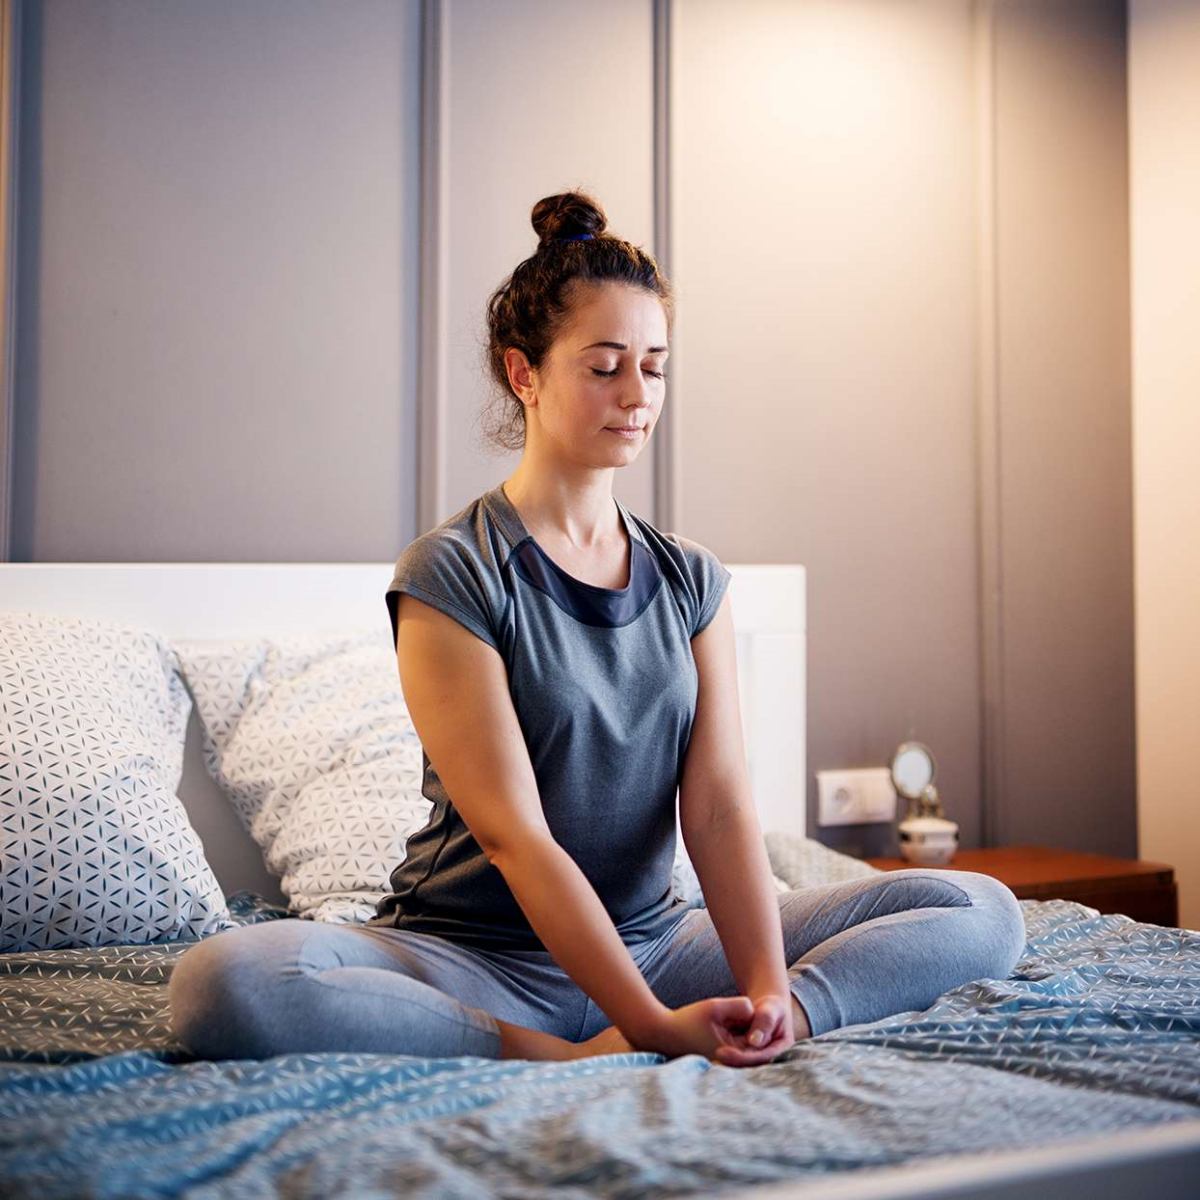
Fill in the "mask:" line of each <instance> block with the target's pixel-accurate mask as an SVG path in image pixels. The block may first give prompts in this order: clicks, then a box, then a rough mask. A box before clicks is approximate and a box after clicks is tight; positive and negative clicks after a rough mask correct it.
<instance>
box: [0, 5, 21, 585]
mask: <svg viewBox="0 0 1200 1200" xmlns="http://www.w3.org/2000/svg"><path fill="white" fill-rule="evenodd" d="M20 32H21V3H20V0H0V271H2V274H0V562H8V561H9V559H10V556H11V554H12V517H13V512H12V496H13V470H14V467H15V465H16V464H15V459H14V457H13V454H14V451H13V436H14V433H15V428H16V407H17V396H16V370H15V359H16V349H17V338H16V332H17V303H16V301H17V194H18V193H17V131H18V129H19V127H20V122H19V119H18V118H19V116H20V111H21V105H20V102H19V96H20V63H21V56H20V54H19V52H18V47H19V46H20V44H21V43H20Z"/></svg>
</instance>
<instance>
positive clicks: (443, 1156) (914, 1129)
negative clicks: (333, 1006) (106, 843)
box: [0, 893, 1200, 1200]
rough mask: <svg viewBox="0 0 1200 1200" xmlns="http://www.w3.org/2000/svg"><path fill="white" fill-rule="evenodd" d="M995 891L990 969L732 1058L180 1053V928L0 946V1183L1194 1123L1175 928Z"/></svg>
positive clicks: (1193, 1070) (602, 1170) (640, 1174)
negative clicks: (240, 1057)
mask: <svg viewBox="0 0 1200 1200" xmlns="http://www.w3.org/2000/svg"><path fill="white" fill-rule="evenodd" d="M1020 903H1021V908H1022V911H1023V912H1024V915H1025V921H1026V929H1027V944H1026V953H1025V955H1024V957H1023V958H1022V960H1021V961H1020V962H1019V963H1018V964H1017V966H1016V968H1015V970H1014V971H1013V973H1012V975H1011V976H1010V978H1009V979H1007V980H1004V981H996V980H976V981H974V982H971V983H968V984H965V985H963V986H962V987H959V988H955V989H954V990H953V991H950V992H947V993H946V994H945V995H943V996H942V997H940V998H939V999H938V1000H937V1002H936V1003H935V1004H934V1005H933V1006H932V1007H931V1008H929V1009H928V1010H926V1011H925V1012H908V1013H899V1014H896V1015H894V1016H891V1017H888V1018H885V1019H883V1020H879V1021H874V1022H871V1023H869V1024H862V1025H854V1026H848V1027H844V1028H842V1029H836V1030H831V1031H829V1032H828V1033H825V1034H822V1035H821V1036H820V1037H817V1038H813V1039H811V1040H808V1041H804V1042H800V1043H798V1044H797V1045H796V1046H794V1047H793V1048H792V1049H791V1050H790V1051H788V1052H787V1053H786V1054H784V1055H782V1056H780V1057H779V1058H777V1059H776V1060H775V1061H773V1062H772V1063H770V1064H768V1065H766V1066H762V1067H754V1068H741V1069H738V1068H731V1067H723V1066H719V1065H716V1064H713V1063H710V1062H708V1061H707V1060H706V1059H704V1058H702V1057H700V1056H696V1055H692V1056H688V1057H685V1058H678V1059H674V1060H671V1061H667V1060H665V1059H663V1058H662V1056H660V1055H655V1054H627V1055H611V1056H607V1057H604V1058H593V1059H587V1060H583V1061H581V1062H574V1063H534V1062H524V1061H511V1060H509V1061H496V1060H491V1059H482V1058H466V1057H464V1058H449V1059H422V1058H416V1057H409V1056H402V1055H379V1054H374V1055H373V1054H331V1053H323V1054H289V1055H281V1056H278V1057H275V1058H271V1059H266V1060H263V1061H225V1062H203V1061H196V1060H194V1059H192V1058H191V1056H189V1055H188V1053H187V1052H186V1050H184V1049H183V1047H181V1046H179V1045H178V1044H177V1043H175V1042H173V1041H172V1039H171V1036H170V1033H169V1030H168V1028H167V1020H166V1017H167V988H166V983H167V980H168V978H169V976H170V971H171V967H172V964H173V963H174V962H175V961H176V960H177V959H178V957H179V955H180V954H182V952H183V950H184V949H186V946H187V943H165V944H161V945H151V946H121V947H107V948H101V949H93V950H50V951H38V952H34V953H17V954H7V955H2V956H0V1194H3V1195H5V1196H14V1197H17V1196H35V1195H36V1196H38V1197H53V1196H67V1195H71V1196H77V1195H80V1194H86V1195H91V1196H123V1197H124V1196H173V1195H179V1194H183V1193H185V1192H186V1193H187V1194H188V1195H190V1196H195V1197H205V1198H207V1197H213V1198H215V1197H234V1196H262V1195H266V1194H275V1193H277V1192H279V1193H286V1194H288V1195H292V1196H314V1197H317V1196H320V1197H325V1196H338V1195H345V1196H370V1195H383V1194H391V1195H394V1194H403V1195H406V1196H429V1197H434V1196H436V1197H439V1198H440V1197H478V1196H486V1195H499V1196H514V1197H516V1196H521V1197H541V1196H546V1197H549V1196H554V1197H555V1198H556V1200H560V1198H562V1197H568V1198H569V1197H585V1196H586V1197H594V1196H604V1197H610V1196H611V1197H632V1196H676V1195H682V1194H686V1193H688V1192H693V1191H700V1190H706V1191H715V1190H718V1189H721V1188H725V1187H734V1186H737V1185H741V1186H744V1185H747V1184H751V1183H767V1182H779V1181H783V1180H789V1179H797V1178H800V1177H803V1176H817V1175H824V1174H827V1173H831V1172H844V1171H850V1170H856V1169H860V1168H871V1167H878V1166H884V1165H889V1164H894V1163H898V1162H902V1161H906V1160H910V1159H918V1158H922V1157H928V1156H934V1155H947V1154H960V1153H964V1152H977V1151H986V1150H1003V1149H1007V1148H1011V1147H1015V1146H1018V1145H1023V1146H1030V1145H1036V1144H1039V1143H1045V1142H1054V1141H1061V1140H1064V1139H1066V1138H1069V1137H1077V1136H1086V1135H1087V1134H1089V1133H1101V1132H1104V1131H1110V1130H1119V1129H1127V1128H1132V1127H1135V1126H1139V1125H1146V1124H1154V1123H1159V1122H1167V1121H1175V1120H1182V1119H1187V1118H1195V1117H1197V1116H1200V933H1197V932H1192V931H1188V930H1181V929H1168V928H1160V927H1158V926H1154V925H1145V924H1141V923H1139V922H1135V921H1132V920H1130V919H1129V918H1128V917H1124V916H1100V915H1099V914H1098V913H1097V912H1096V911H1095V910H1094V909H1090V908H1087V907H1085V906H1083V905H1080V904H1076V903H1073V902H1070V901H1065V900H1051V901H1034V900H1023V901H1021V902H1020ZM230 907H231V911H232V912H233V913H234V916H235V919H236V920H238V921H239V922H243V923H244V922H251V921H259V920H271V919H274V918H276V917H279V916H283V915H286V914H285V913H284V910H282V909H278V908H275V907H273V906H271V905H269V904H267V902H265V901H263V900H261V899H260V898H258V897H255V896H253V895H251V894H250V893H239V894H238V895H237V896H235V897H233V898H231V901H230Z"/></svg>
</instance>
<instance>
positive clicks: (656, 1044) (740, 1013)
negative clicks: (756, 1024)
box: [628, 996, 768, 1062]
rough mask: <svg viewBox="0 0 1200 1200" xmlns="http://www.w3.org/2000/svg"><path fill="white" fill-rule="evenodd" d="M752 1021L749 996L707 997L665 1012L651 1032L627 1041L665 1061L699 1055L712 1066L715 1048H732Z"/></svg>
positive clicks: (751, 1006) (752, 1007)
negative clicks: (706, 1059) (660, 1056)
mask: <svg viewBox="0 0 1200 1200" xmlns="http://www.w3.org/2000/svg"><path fill="white" fill-rule="evenodd" d="M753 1017H754V1004H753V1002H752V1001H751V999H750V997H749V996H711V997H709V998H708V999H707V1000H697V1001H696V1002H695V1003H694V1004H685V1005H684V1006H683V1007H682V1008H675V1009H667V1010H666V1011H665V1013H664V1015H663V1018H662V1020H661V1021H660V1022H659V1023H658V1025H657V1026H656V1027H655V1028H654V1029H653V1030H652V1031H651V1032H649V1033H646V1034H643V1035H641V1036H639V1037H637V1038H629V1039H628V1040H629V1043H630V1045H632V1046H634V1047H636V1048H637V1049H638V1050H649V1051H651V1052H652V1053H655V1054H663V1055H665V1056H666V1057H667V1058H678V1057H679V1056H680V1055H683V1054H703V1055H704V1057H705V1058H708V1059H712V1060H713V1061H714V1062H716V1061H718V1060H717V1049H718V1047H720V1046H728V1045H733V1044H736V1043H737V1042H738V1036H737V1035H738V1034H739V1033H743V1032H744V1031H745V1030H746V1028H747V1027H748V1026H749V1024H750V1022H751V1020H752V1019H753ZM762 1061H763V1062H767V1061H768V1059H767V1058H763V1060H762Z"/></svg>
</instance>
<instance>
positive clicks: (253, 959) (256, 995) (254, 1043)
mask: <svg viewBox="0 0 1200 1200" xmlns="http://www.w3.org/2000/svg"><path fill="white" fill-rule="evenodd" d="M311 925H312V923H311V922H308V921H301V920H299V919H296V918H284V919H281V920H278V921H273V922H270V923H269V924H268V923H263V924H259V925H247V926H242V927H240V928H237V929H227V930H224V931H222V932H221V933H216V934H212V935H210V936H209V937H206V938H204V939H202V940H201V941H199V942H197V943H196V944H195V945H194V946H191V947H189V948H188V949H187V950H185V951H184V953H183V955H182V956H181V957H180V959H179V961H178V962H177V963H176V964H175V967H174V969H173V970H172V972H171V976H170V979H169V981H168V994H169V998H170V1028H171V1033H172V1035H173V1036H174V1037H175V1038H176V1039H177V1040H178V1041H179V1042H180V1043H181V1044H182V1045H183V1046H185V1047H186V1048H187V1049H188V1050H189V1051H190V1052H191V1053H192V1054H194V1055H196V1056H197V1057H198V1058H266V1057H269V1056H270V1055H271V1054H272V1053H274V1051H273V1050H272V1049H271V1041H270V1029H271V1020H270V1015H271V1013H272V1012H273V1011H275V1009H276V1007H277V1006H276V1004H275V1003H274V1001H273V998H272V994H271V993H272V991H273V985H274V984H276V983H277V981H278V980H279V978H280V969H281V967H284V966H286V965H287V963H288V962H294V961H295V956H296V954H297V953H298V950H299V946H300V944H301V943H302V942H303V940H304V937H305V936H306V934H307V933H308V932H309V931H310V930H311Z"/></svg>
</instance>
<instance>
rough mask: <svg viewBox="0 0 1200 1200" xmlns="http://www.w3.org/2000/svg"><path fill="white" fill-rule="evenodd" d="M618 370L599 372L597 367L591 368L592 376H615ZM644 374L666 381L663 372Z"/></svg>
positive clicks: (615, 368) (618, 368)
mask: <svg viewBox="0 0 1200 1200" xmlns="http://www.w3.org/2000/svg"><path fill="white" fill-rule="evenodd" d="M620 369H621V368H620V367H614V368H613V369H612V370H611V371H601V370H600V368H599V367H593V368H592V374H593V375H605V376H610V375H615V374H616V373H617V372H618V371H619V370H620ZM646 374H647V375H653V376H654V378H655V379H666V377H667V373H666V372H665V371H647V372H646Z"/></svg>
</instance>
